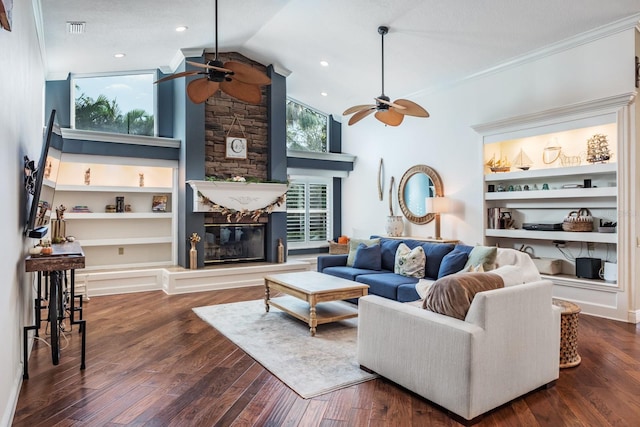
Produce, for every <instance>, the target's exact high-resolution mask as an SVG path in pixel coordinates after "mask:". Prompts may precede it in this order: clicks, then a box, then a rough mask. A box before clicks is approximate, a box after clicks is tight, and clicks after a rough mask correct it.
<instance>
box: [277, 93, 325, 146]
mask: <svg viewBox="0 0 640 427" xmlns="http://www.w3.org/2000/svg"><path fill="white" fill-rule="evenodd" d="M328 128H329V116H327V115H326V114H322V113H320V112H319V111H316V110H314V109H312V108H310V107H307V106H306V105H302V104H300V103H298V102H296V101H294V100H292V99H287V149H289V150H298V151H312V152H316V153H326V152H327V133H328V132H327V130H328Z"/></svg>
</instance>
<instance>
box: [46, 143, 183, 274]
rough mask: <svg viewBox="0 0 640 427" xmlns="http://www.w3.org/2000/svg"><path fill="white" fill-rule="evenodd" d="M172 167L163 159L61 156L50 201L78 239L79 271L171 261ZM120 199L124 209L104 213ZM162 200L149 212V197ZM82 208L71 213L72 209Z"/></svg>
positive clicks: (173, 237) (173, 221)
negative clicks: (81, 264) (83, 263)
mask: <svg viewBox="0 0 640 427" xmlns="http://www.w3.org/2000/svg"><path fill="white" fill-rule="evenodd" d="M176 170H177V165H176V164H175V163H174V162H169V161H158V160H155V161H152V160H148V159H130V158H112V157H108V156H86V155H68V154H63V156H62V159H61V162H60V165H59V173H58V184H57V187H56V194H55V199H54V205H55V206H59V205H64V206H65V207H66V211H65V212H64V220H65V224H66V226H65V228H66V234H67V235H70V236H73V237H75V238H76V239H78V241H80V243H81V245H82V247H83V249H84V252H85V255H86V265H87V267H86V268H85V271H92V270H104V269H115V268H142V267H156V266H171V265H176V236H177V225H176V218H175V211H176V208H175V203H176V198H177V196H176V192H175V187H176V184H175V182H176ZM116 197H124V205H126V206H127V208H128V210H127V211H124V212H107V205H116V204H117V203H116ZM157 197H160V198H165V199H166V204H165V209H164V211H154V210H153V209H152V205H153V202H154V198H157ZM80 206H81V207H83V208H84V209H86V211H74V207H80Z"/></svg>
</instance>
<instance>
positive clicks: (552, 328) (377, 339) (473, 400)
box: [358, 280, 560, 422]
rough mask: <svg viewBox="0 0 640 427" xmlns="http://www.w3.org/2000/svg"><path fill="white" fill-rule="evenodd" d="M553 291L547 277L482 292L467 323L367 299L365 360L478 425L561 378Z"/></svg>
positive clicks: (361, 338) (361, 337)
mask: <svg viewBox="0 0 640 427" xmlns="http://www.w3.org/2000/svg"><path fill="white" fill-rule="evenodd" d="M551 290H552V283H551V282H550V281H548V280H540V281H536V282H531V283H525V284H522V285H517V286H512V287H507V288H501V289H496V290H491V291H486V292H480V293H478V294H476V296H475V298H474V299H473V302H472V303H471V307H470V309H469V312H468V313H467V316H466V318H465V320H464V321H463V320H459V319H455V318H452V317H447V316H444V315H441V314H437V313H433V312H430V311H427V310H424V309H422V308H419V307H417V306H415V305H411V304H403V303H399V302H396V301H392V300H389V299H385V298H381V297H378V296H374V295H370V296H366V297H362V298H360V300H359V320H358V323H359V326H358V363H359V364H360V365H361V367H363V368H364V369H367V370H370V371H373V372H376V373H378V374H380V375H381V376H383V377H385V378H388V379H389V380H391V381H393V382H395V383H397V384H399V385H401V386H403V387H405V388H407V389H409V390H411V391H413V392H415V393H417V394H419V395H420V396H423V397H424V398H425V399H427V400H430V401H432V402H434V403H436V404H437V405H440V406H442V407H444V408H445V409H447V410H449V411H451V412H453V413H454V414H457V415H458V416H459V417H462V418H463V419H464V420H467V421H469V420H471V422H474V421H475V420H474V419H475V418H476V417H478V416H480V415H482V414H484V413H485V412H487V411H490V410H491V409H494V408H496V407H498V406H500V405H502V404H504V403H507V402H509V401H511V400H513V399H515V398H517V397H519V396H522V395H523V394H526V393H528V392H530V391H532V390H535V389H537V388H540V387H542V386H545V385H548V384H553V383H554V381H555V380H556V379H557V378H558V375H559V351H560V311H559V310H558V309H557V308H556V307H553V306H552V304H551Z"/></svg>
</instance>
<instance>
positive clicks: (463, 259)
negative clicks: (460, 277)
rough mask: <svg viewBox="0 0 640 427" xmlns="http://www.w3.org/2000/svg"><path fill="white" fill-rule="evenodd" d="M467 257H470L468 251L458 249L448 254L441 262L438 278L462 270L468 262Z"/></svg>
mask: <svg viewBox="0 0 640 427" xmlns="http://www.w3.org/2000/svg"><path fill="white" fill-rule="evenodd" d="M467 259H469V255H467V253H466V252H463V251H459V250H457V249H454V250H453V251H451V252H449V253H448V254H446V255H445V256H444V258H442V262H441V263H440V269H439V270H438V279H439V278H441V277H444V276H448V275H450V274H453V273H457V272H459V271H460V270H462V269H463V268H464V265H465V264H466V263H467Z"/></svg>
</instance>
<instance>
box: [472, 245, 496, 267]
mask: <svg viewBox="0 0 640 427" xmlns="http://www.w3.org/2000/svg"><path fill="white" fill-rule="evenodd" d="M497 255H498V248H497V247H495V246H474V247H473V249H471V252H470V253H469V259H468V260H467V263H466V264H465V265H464V269H465V270H466V269H467V268H469V266H470V265H472V266H473V267H474V268H475V267H477V266H479V265H480V264H482V270H483V271H490V270H493V269H494V268H496V256H497Z"/></svg>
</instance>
